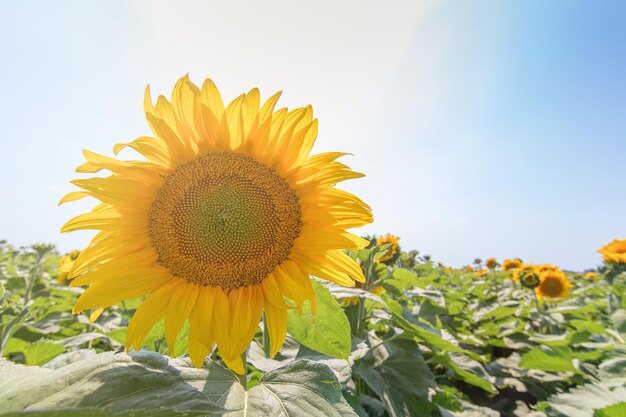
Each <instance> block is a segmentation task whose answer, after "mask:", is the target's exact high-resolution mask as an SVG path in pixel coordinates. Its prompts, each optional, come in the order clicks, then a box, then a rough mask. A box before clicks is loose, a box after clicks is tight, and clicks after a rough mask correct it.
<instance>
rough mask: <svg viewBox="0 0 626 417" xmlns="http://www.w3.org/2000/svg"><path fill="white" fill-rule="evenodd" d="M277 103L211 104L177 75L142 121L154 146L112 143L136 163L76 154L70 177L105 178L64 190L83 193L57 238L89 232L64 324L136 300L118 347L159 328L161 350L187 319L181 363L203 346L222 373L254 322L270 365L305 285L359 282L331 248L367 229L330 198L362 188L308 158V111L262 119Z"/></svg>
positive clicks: (365, 213)
mask: <svg viewBox="0 0 626 417" xmlns="http://www.w3.org/2000/svg"><path fill="white" fill-rule="evenodd" d="M279 97H280V92H279V93H276V94H275V95H273V96H272V97H271V98H269V99H268V100H267V101H266V102H265V103H263V104H261V103H260V98H259V91H258V89H256V88H255V89H252V90H251V91H250V92H249V93H248V94H242V95H241V96H239V97H238V98H237V99H235V100H234V101H233V102H232V103H230V104H228V105H227V106H224V104H223V102H222V98H221V96H220V93H219V91H218V90H217V88H216V86H215V84H213V82H212V81H211V80H206V81H205V82H204V84H203V85H202V87H201V88H199V87H197V86H196V85H194V84H193V83H192V82H191V81H190V80H189V78H188V77H187V76H185V77H183V78H181V79H180V80H179V81H178V82H177V83H176V86H175V87H174V91H173V93H172V98H171V102H169V101H168V100H167V99H166V98H165V97H163V96H159V97H158V99H157V101H156V105H153V103H152V100H151V97H150V90H149V87H148V88H146V93H145V99H144V110H145V114H146V119H147V121H148V124H149V126H150V128H151V130H152V132H153V133H154V137H148V136H145V137H140V138H138V139H136V140H134V141H132V142H130V143H126V144H117V145H115V146H114V148H113V150H114V152H115V153H116V154H117V153H118V152H119V151H120V150H122V149H123V148H126V147H128V148H131V149H133V150H135V151H137V152H138V153H139V154H141V155H142V156H143V157H144V158H145V160H130V161H128V160H119V159H116V158H110V157H106V156H103V155H99V154H96V153H93V152H90V151H84V155H85V158H86V160H87V162H86V163H85V164H83V165H81V166H79V167H78V169H77V171H78V172H82V173H95V172H98V171H100V170H102V169H106V170H108V171H110V172H111V173H112V175H110V176H108V177H105V178H89V179H81V180H74V181H72V183H73V184H75V185H77V186H78V187H80V188H82V189H83V190H82V191H75V192H72V193H69V194H68V195H66V196H65V197H64V198H63V199H62V200H61V203H63V202H67V201H73V200H77V199H80V198H82V197H86V196H91V197H95V198H96V199H98V200H100V203H99V204H98V205H96V206H95V207H94V208H93V210H92V211H91V212H89V213H86V214H82V215H79V216H77V217H75V218H73V219H72V220H70V221H69V222H67V223H66V224H65V225H64V226H63V228H62V232H71V231H74V230H79V229H94V230H98V233H97V234H96V235H95V237H94V238H93V239H92V241H91V242H90V243H89V245H88V246H87V247H86V248H85V249H84V250H83V251H82V252H81V253H80V255H79V256H78V259H76V261H75V262H74V264H73V266H72V268H71V270H70V271H69V276H70V277H76V278H75V279H74V280H73V282H72V285H89V287H88V288H87V289H86V290H85V292H84V293H83V294H82V295H81V296H80V297H79V299H78V300H77V302H76V305H75V307H74V310H73V311H74V313H77V312H80V311H83V310H86V309H96V311H95V313H94V314H92V317H91V318H92V319H96V318H97V316H98V315H99V314H100V313H101V312H102V310H103V309H104V308H107V307H109V306H112V305H114V304H116V303H118V302H120V301H122V300H125V299H130V298H136V297H144V296H145V299H144V301H143V303H142V304H141V305H140V307H139V308H138V309H137V311H136V312H135V314H134V315H133V317H132V319H131V320H130V323H129V326H128V333H127V342H126V343H127V346H126V348H127V349H130V347H131V346H132V347H134V348H135V349H139V347H140V345H141V342H142V340H143V339H144V337H145V336H146V335H147V334H148V332H149V331H150V329H151V328H152V327H153V326H154V325H155V324H156V323H157V322H158V321H159V320H161V319H164V322H165V332H166V341H167V344H168V346H169V350H170V352H174V345H175V341H176V339H177V336H178V333H179V332H180V330H181V328H182V326H183V325H184V323H185V322H186V321H189V329H190V330H189V356H190V358H191V360H192V362H193V364H194V365H195V366H196V367H200V366H201V365H202V363H203V361H204V359H205V358H206V356H207V355H208V354H209V352H211V351H212V349H213V347H214V345H217V348H218V349H219V352H220V355H221V357H222V359H223V360H224V362H225V363H226V364H227V365H228V366H229V367H230V368H231V369H232V370H234V371H236V372H238V373H243V371H244V368H243V366H244V364H243V361H242V358H241V356H242V354H243V353H244V352H245V351H246V349H247V347H248V345H249V344H250V341H251V339H252V338H253V337H254V335H255V333H256V332H257V329H258V326H259V321H260V320H261V316H262V315H264V316H265V320H266V324H267V328H268V333H269V336H270V345H271V354H272V355H274V354H276V352H277V351H278V350H279V348H280V347H281V345H282V344H283V341H284V339H285V334H286V326H287V311H288V309H289V308H290V307H288V306H289V305H290V304H291V303H286V302H285V298H287V299H290V300H292V301H293V305H295V306H296V307H297V308H301V307H302V304H303V303H304V302H305V301H307V300H308V301H309V302H310V303H311V306H312V307H313V308H314V302H315V297H314V292H313V287H312V285H311V282H310V275H315V276H317V277H319V278H323V279H326V280H328V281H332V282H335V283H338V284H341V285H345V286H352V285H354V280H357V281H364V280H365V279H364V276H363V272H362V270H361V268H360V266H359V265H358V264H357V263H356V262H355V261H353V260H352V259H351V258H350V257H349V256H348V255H346V254H345V253H344V252H343V249H350V250H352V249H360V248H363V247H365V246H367V245H368V243H369V242H368V241H367V240H365V239H362V238H360V237H358V236H355V235H352V234H350V233H348V232H347V231H346V230H347V229H350V228H354V227H360V226H363V225H365V224H368V223H370V222H371V221H372V213H371V210H370V208H369V206H368V205H367V204H365V203H364V202H363V201H361V200H360V199H359V198H358V197H356V196H354V195H352V194H350V193H348V192H346V191H342V190H339V189H337V188H335V185H336V184H337V183H338V182H340V181H344V180H348V179H351V178H358V177H362V176H363V174H360V173H356V172H353V171H352V170H350V168H349V167H348V166H346V165H344V164H343V163H340V162H338V161H337V158H339V157H341V156H343V155H345V153H339V152H329V153H321V154H316V155H310V152H311V148H312V147H313V143H314V141H315V138H316V135H317V120H316V119H313V111H312V108H311V106H307V107H304V108H298V109H295V110H291V111H289V110H287V109H286V108H281V109H279V110H275V105H276V102H277V100H278V98H279Z"/></svg>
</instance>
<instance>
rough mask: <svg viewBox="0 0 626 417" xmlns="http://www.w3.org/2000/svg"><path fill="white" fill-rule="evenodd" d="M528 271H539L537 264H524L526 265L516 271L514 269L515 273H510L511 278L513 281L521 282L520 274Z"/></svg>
mask: <svg viewBox="0 0 626 417" xmlns="http://www.w3.org/2000/svg"><path fill="white" fill-rule="evenodd" d="M527 271H532V272H536V271H537V265H532V264H524V265H522V266H520V267H518V268H517V269H516V270H515V271H513V273H512V274H511V275H509V278H510V279H512V280H513V282H515V283H517V284H519V283H520V275H522V274H523V273H525V272H527Z"/></svg>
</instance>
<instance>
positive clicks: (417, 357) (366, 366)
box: [352, 339, 436, 417]
mask: <svg viewBox="0 0 626 417" xmlns="http://www.w3.org/2000/svg"><path fill="white" fill-rule="evenodd" d="M370 344H374V345H375V346H374V347H373V348H372V350H370V351H369V353H368V354H367V355H366V356H364V357H363V358H362V359H360V360H357V361H356V362H355V364H354V367H353V369H352V371H353V372H354V373H356V374H358V376H359V377H360V378H361V379H362V380H363V381H365V383H366V384H367V385H368V386H369V387H370V388H371V389H372V391H374V392H375V393H376V395H377V396H378V397H379V399H380V400H381V401H382V402H383V403H384V404H385V408H386V410H387V412H388V413H389V415H390V416H391V417H401V416H407V417H408V416H416V417H419V416H424V415H429V402H428V391H429V388H433V387H435V386H436V383H435V377H434V375H433V374H432V372H431V371H430V369H429V368H428V366H427V365H426V363H425V362H424V358H423V357H422V354H421V353H420V351H419V349H418V348H417V346H416V344H415V343H414V342H412V341H410V340H402V339H399V340H392V341H388V342H384V343H381V342H380V341H378V340H376V339H374V340H370Z"/></svg>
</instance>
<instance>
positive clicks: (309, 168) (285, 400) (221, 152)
mask: <svg viewBox="0 0 626 417" xmlns="http://www.w3.org/2000/svg"><path fill="white" fill-rule="evenodd" d="M279 97H280V93H276V94H274V95H273V96H271V97H270V98H269V99H268V100H266V101H265V102H264V103H262V102H261V100H260V93H259V91H258V89H256V88H254V89H252V90H250V91H249V92H248V93H246V94H242V95H240V96H239V97H237V98H236V99H235V100H233V101H232V102H230V103H228V104H225V103H224V102H223V100H222V97H221V94H220V92H219V91H218V89H217V87H216V86H215V84H213V82H212V81H211V80H205V81H204V83H203V84H202V85H201V86H200V87H199V86H196V85H195V84H193V83H192V82H191V81H190V79H189V77H188V76H185V77H182V78H181V79H179V81H178V82H177V83H176V85H175V87H174V90H173V92H172V94H171V98H170V99H169V100H168V99H166V98H165V97H164V96H158V98H157V99H156V101H153V99H152V96H151V93H150V89H149V88H146V92H145V97H144V112H145V117H146V120H147V122H148V126H149V128H150V130H151V132H152V136H142V137H140V138H137V139H135V140H133V141H131V142H128V143H120V144H116V145H114V147H113V153H114V154H115V155H116V157H112V156H106V155H101V154H97V153H94V152H91V151H89V150H85V151H83V155H84V157H85V160H86V161H85V163H83V164H82V165H80V166H79V167H78V168H77V170H76V171H77V172H78V173H79V174H85V175H87V178H84V177H83V178H80V179H76V180H73V181H71V183H72V184H73V185H74V186H76V187H78V188H79V190H75V191H72V192H70V193H69V194H66V195H65V196H64V197H62V198H61V201H60V204H61V203H71V202H74V201H76V200H79V199H83V198H85V197H87V198H90V199H93V200H97V204H96V205H95V206H94V207H93V208H92V210H91V211H89V212H87V213H84V214H80V215H78V216H76V217H74V218H72V219H70V220H68V221H67V222H66V223H65V225H63V226H62V227H61V232H64V233H66V232H73V231H77V230H90V231H93V232H94V233H95V234H94V236H93V238H92V240H91V242H90V243H89V244H88V245H86V246H85V247H84V248H81V249H76V250H73V251H71V252H69V253H66V254H60V253H58V251H57V250H56V249H55V247H54V246H52V245H44V244H40V245H33V246H31V247H28V248H17V249H16V248H15V247H13V246H12V245H10V244H9V243H7V242H4V241H3V242H2V243H1V244H0V284H1V287H0V288H1V293H0V417H8V416H30V415H33V416H41V417H52V416H55V417H64V416H85V417H90V416H94V417H95V416H98V417H100V416H102V417H104V416H113V415H116V416H126V417H139V416H162V417H165V416H172V417H174V416H230V417H235V416H247V417H262V416H272V417H274V416H285V417H293V416H303V417H306V416H313V417H316V416H320V417H323V416H361V417H366V416H373V417H387V416H388V417H403V416H418V417H419V416H426V417H428V416H433V417H454V416H459V417H461V416H463V417H469V416H494V417H496V416H507V417H508V416H511V417H513V416H515V417H522V416H529V417H539V416H561V417H623V416H625V415H626V340H625V339H626V298H625V296H624V289H625V288H626V282H625V278H626V277H625V274H624V272H626V240H615V241H613V242H611V243H609V244H607V245H606V246H605V247H603V248H601V249H600V250H599V252H600V253H601V255H602V257H603V265H602V266H601V267H599V268H597V269H596V270H593V271H591V270H590V271H581V272H573V271H564V270H562V269H561V268H559V267H558V266H556V265H549V264H544V265H535V264H529V263H525V262H523V261H522V260H520V259H517V258H511V259H506V260H501V263H500V262H498V260H497V259H495V258H489V259H487V260H485V261H484V262H483V261H482V260H481V259H478V258H477V259H476V260H475V261H474V264H472V265H468V266H466V267H464V268H462V269H453V268H451V267H448V266H445V265H442V264H440V263H437V262H436V261H435V260H433V259H432V258H431V257H429V256H420V254H419V253H418V252H417V251H410V252H404V251H402V248H401V247H400V243H399V242H400V239H399V237H397V236H393V235H386V236H365V237H360V236H359V235H358V234H357V233H358V232H356V231H354V229H358V228H359V227H362V226H365V225H367V224H369V223H372V221H373V214H372V209H371V208H370V207H369V205H368V204H366V203H365V202H364V201H362V200H361V199H360V198H359V197H358V196H356V195H354V194H352V193H349V192H347V191H344V190H341V189H340V188H338V187H337V186H338V184H340V183H341V182H343V181H345V180H350V179H356V178H360V177H362V176H363V174H361V173H358V172H354V171H352V170H351V169H350V168H349V167H348V166H347V165H345V164H344V163H343V162H340V161H339V160H340V159H341V157H342V156H344V155H345V153H342V152H325V153H319V154H312V153H311V151H312V149H313V145H314V143H315V140H316V136H317V127H318V125H317V119H315V118H314V117H313V111H312V108H311V106H306V107H302V108H296V109H292V110H289V109H286V108H278V109H277V108H276V105H277V102H278V100H279ZM124 148H128V149H126V150H127V151H134V152H136V153H137V154H139V159H130V160H126V159H122V157H121V156H117V155H118V153H119V152H120V151H121V150H123V149H124ZM102 174H104V176H97V175H102Z"/></svg>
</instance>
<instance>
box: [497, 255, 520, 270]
mask: <svg viewBox="0 0 626 417" xmlns="http://www.w3.org/2000/svg"><path fill="white" fill-rule="evenodd" d="M520 266H522V261H521V260H520V259H517V258H515V259H506V260H505V261H503V262H502V269H503V270H505V271H509V270H511V269H516V268H519V267H520Z"/></svg>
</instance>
